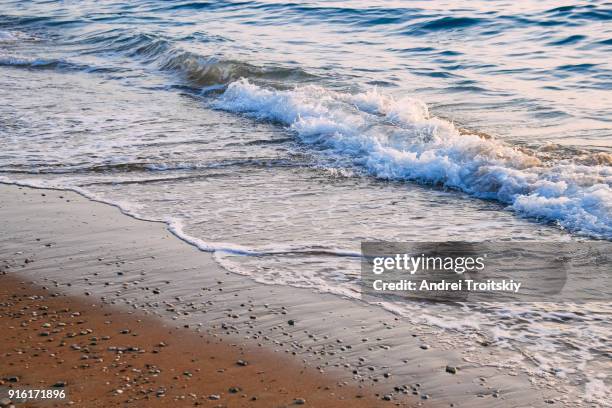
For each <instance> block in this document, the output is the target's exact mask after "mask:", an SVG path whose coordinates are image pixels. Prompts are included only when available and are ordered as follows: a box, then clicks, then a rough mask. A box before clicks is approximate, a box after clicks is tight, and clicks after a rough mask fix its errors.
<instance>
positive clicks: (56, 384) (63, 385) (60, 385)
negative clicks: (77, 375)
mask: <svg viewBox="0 0 612 408" xmlns="http://www.w3.org/2000/svg"><path fill="white" fill-rule="evenodd" d="M65 386H66V382H65V381H58V382H56V383H55V384H53V385H52V387H53V388H64V387H65Z"/></svg>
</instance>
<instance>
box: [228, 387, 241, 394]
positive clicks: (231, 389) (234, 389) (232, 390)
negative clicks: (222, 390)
mask: <svg viewBox="0 0 612 408" xmlns="http://www.w3.org/2000/svg"><path fill="white" fill-rule="evenodd" d="M227 391H228V392H229V393H230V394H238V393H239V392H240V388H239V387H229V389H228V390H227Z"/></svg>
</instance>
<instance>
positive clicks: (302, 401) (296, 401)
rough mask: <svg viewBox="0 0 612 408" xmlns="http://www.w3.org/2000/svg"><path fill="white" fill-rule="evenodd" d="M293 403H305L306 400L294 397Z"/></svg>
mask: <svg viewBox="0 0 612 408" xmlns="http://www.w3.org/2000/svg"><path fill="white" fill-rule="evenodd" d="M293 403H294V404H295V405H304V404H306V400H305V399H304V398H296V399H295V400H294V401H293Z"/></svg>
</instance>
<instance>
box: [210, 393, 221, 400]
mask: <svg viewBox="0 0 612 408" xmlns="http://www.w3.org/2000/svg"><path fill="white" fill-rule="evenodd" d="M208 399H209V400H213V401H217V400H220V399H221V397H220V396H219V395H217V394H212V395H209V396H208Z"/></svg>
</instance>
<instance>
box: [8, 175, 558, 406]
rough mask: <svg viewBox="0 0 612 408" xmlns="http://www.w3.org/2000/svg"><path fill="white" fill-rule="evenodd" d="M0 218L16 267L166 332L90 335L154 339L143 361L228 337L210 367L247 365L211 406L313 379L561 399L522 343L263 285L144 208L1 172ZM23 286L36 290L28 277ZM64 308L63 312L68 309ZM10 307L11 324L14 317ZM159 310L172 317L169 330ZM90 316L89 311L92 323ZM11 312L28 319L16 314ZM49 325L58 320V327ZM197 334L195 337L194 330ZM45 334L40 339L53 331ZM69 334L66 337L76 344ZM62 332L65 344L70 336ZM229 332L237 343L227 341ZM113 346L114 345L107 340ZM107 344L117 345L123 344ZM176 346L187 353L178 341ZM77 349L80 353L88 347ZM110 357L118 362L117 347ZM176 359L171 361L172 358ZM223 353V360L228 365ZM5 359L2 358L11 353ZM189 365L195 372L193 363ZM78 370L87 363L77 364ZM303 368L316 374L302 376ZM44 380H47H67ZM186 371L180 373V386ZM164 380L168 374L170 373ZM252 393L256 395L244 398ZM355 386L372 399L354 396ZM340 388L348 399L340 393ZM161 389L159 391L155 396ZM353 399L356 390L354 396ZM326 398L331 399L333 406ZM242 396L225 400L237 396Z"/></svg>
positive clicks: (431, 397)
mask: <svg viewBox="0 0 612 408" xmlns="http://www.w3.org/2000/svg"><path fill="white" fill-rule="evenodd" d="M0 229H1V230H2V231H3V232H4V233H3V235H2V236H1V237H0V267H1V268H2V270H3V271H5V272H6V273H7V274H8V276H12V277H13V279H18V280H23V281H28V282H29V281H33V282H34V283H35V284H37V285H39V286H46V287H48V288H50V289H51V290H52V292H53V293H60V294H67V295H70V296H71V297H70V298H68V297H66V298H63V297H61V298H59V299H72V300H70V301H71V302H73V301H75V302H76V301H78V300H77V299H86V300H87V305H90V304H96V305H97V306H96V308H95V309H94V308H91V307H89V309H87V310H89V311H87V313H88V314H89V313H94V312H97V311H100V310H110V309H107V308H111V307H112V308H113V309H112V310H116V311H115V312H114V313H115V314H113V319H111V320H114V319H115V318H118V317H119V316H123V317H125V318H127V317H129V316H132V315H125V316H124V315H123V314H121V313H120V314H116V313H118V312H117V310H123V312H122V313H127V311H133V313H134V316H137V315H138V316H144V317H138V319H141V320H142V322H143V323H139V324H137V325H136V324H135V323H134V324H133V325H134V327H130V329H133V330H135V331H137V332H140V333H144V330H150V331H151V332H150V333H151V335H154V333H157V334H155V336H158V337H156V340H155V341H150V342H146V343H138V342H137V341H140V339H144V338H145V337H147V336H144V335H142V334H141V335H140V336H136V337H134V336H131V337H130V336H129V335H127V336H126V335H121V334H120V333H118V332H117V329H120V327H122V326H121V324H118V325H117V326H113V330H115V331H114V332H113V331H112V330H111V332H110V333H108V334H101V333H91V334H88V335H86V336H87V338H90V337H101V336H103V335H109V336H111V339H116V338H117V336H119V338H120V339H122V338H125V339H130V341H129V342H125V343H122V344H121V343H117V344H113V343H112V342H111V343H109V344H110V346H116V347H130V346H132V347H138V348H144V349H145V350H146V352H145V353H143V354H142V355H141V354H138V353H134V352H129V353H127V356H130V358H132V357H131V356H137V357H135V358H138V359H139V361H140V364H144V363H146V362H145V360H144V359H142V356H149V355H151V353H150V351H152V350H153V349H152V347H153V346H154V345H155V344H158V343H159V342H160V341H163V342H168V344H170V345H172V344H175V346H176V347H178V344H176V342H175V341H171V338H170V337H172V336H174V338H175V339H176V338H180V339H181V341H180V343H181V344H186V345H188V344H191V343H189V342H191V341H196V340H198V341H201V343H202V347H209V346H208V345H211V344H215V347H220V348H219V349H218V350H221V349H222V348H223V347H225V349H230V350H231V351H232V353H231V354H230V357H228V358H227V359H224V360H219V358H220V357H219V355H222V354H223V353H220V352H219V353H216V352H215V353H213V354H212V355H213V356H216V358H217V360H216V361H215V364H212V365H211V366H209V370H212V371H210V372H209V375H211V374H210V373H215V374H216V370H217V369H219V368H225V369H226V370H228V372H230V371H231V372H234V370H237V371H236V372H237V374H236V375H240V377H239V379H241V380H243V379H244V381H245V382H241V383H238V384H233V383H232V382H231V381H230V382H226V383H218V386H217V387H216V388H215V387H212V388H202V389H204V390H206V391H205V392H202V391H199V392H194V393H195V394H196V396H197V397H198V398H202V396H204V397H206V395H211V394H215V395H217V394H218V395H220V396H221V397H222V399H221V400H214V401H213V400H207V399H203V400H202V401H205V402H204V403H205V404H208V405H209V406H216V405H218V404H228V399H227V398H232V401H238V402H237V403H245V404H246V403H247V401H245V400H249V398H250V397H252V396H253V395H256V396H258V397H261V398H265V395H266V394H265V393H264V392H263V391H262V390H265V389H266V387H267V388H268V389H269V390H272V391H274V392H277V390H280V389H285V390H287V392H288V393H287V394H283V395H282V398H281V399H279V400H278V401H274V400H272V399H271V400H270V401H271V405H270V404H262V405H260V406H266V407H268V406H271V407H275V406H284V405H287V404H292V403H294V399H295V398H304V399H305V400H306V403H307V404H310V403H309V401H315V399H314V398H319V397H316V396H315V394H316V393H317V392H320V393H321V394H320V398H321V400H320V401H321V402H318V401H317V402H316V403H314V405H312V404H310V405H311V406H351V407H352V406H360V405H356V404H357V403H359V404H366V405H367V406H376V404H383V406H395V405H398V406H441V407H449V406H453V407H470V408H477V407H487V408H489V407H521V406H534V407H535V406H549V402H550V401H552V402H555V401H558V402H564V401H563V398H564V395H563V394H561V393H559V392H558V391H557V390H556V389H554V388H553V387H550V388H543V387H539V386H538V385H537V384H534V383H532V382H530V379H529V378H527V377H526V376H524V375H522V373H521V372H520V371H518V370H516V368H515V364H513V361H514V360H513V358H515V355H513V354H511V353H509V352H507V351H504V350H502V349H500V348H496V347H493V346H492V345H490V344H489V342H488V340H487V339H485V338H483V339H474V341H473V342H471V343H468V344H464V343H457V342H453V341H451V340H449V339H444V338H441V337H440V336H439V335H438V332H436V331H435V330H432V328H430V327H427V326H418V325H413V324H410V323H409V322H406V321H403V320H402V319H401V318H399V317H397V316H395V315H394V314H392V313H390V312H388V311H385V310H383V309H382V308H377V307H373V306H371V305H366V304H364V303H362V302H359V301H356V300H352V299H346V298H343V297H341V296H337V295H332V294H322V293H318V292H314V291H312V290H309V289H304V288H293V287H285V286H273V285H263V284H259V283H257V282H255V281H253V280H252V279H251V278H249V277H246V276H241V275H236V274H233V273H229V272H227V271H225V270H223V269H222V268H220V267H219V266H218V265H217V264H216V262H215V261H214V259H213V256H212V254H209V253H205V252H202V251H200V250H198V249H197V248H195V247H193V246H191V245H188V244H187V243H185V242H183V241H181V240H179V239H178V238H176V237H175V236H174V235H172V234H171V233H170V232H169V231H168V229H167V227H166V225H165V224H163V223H160V222H145V221H140V220H135V219H133V218H130V217H127V216H125V215H123V214H121V212H120V211H119V210H118V209H117V208H113V207H112V206H109V205H106V204H101V203H95V202H92V201H91V200H89V199H87V198H84V197H82V196H80V195H78V194H76V193H73V192H67V191H59V190H44V189H31V188H26V187H17V186H8V185H0ZM280 267H282V266H280ZM24 290H25V291H26V292H27V291H30V290H34V289H33V286H26V289H24ZM53 299H58V298H53ZM100 308H102V309H100ZM78 311H86V310H85V309H83V310H78ZM58 319H60V321H61V319H65V316H64V315H62V316H61V317H58ZM148 319H156V320H148ZM5 320H6V319H3V324H8V323H5ZM10 320H13V319H10ZM152 322H157V323H152ZM159 322H164V324H166V325H167V327H166V328H164V329H162V328H161V323H159ZM20 323H21V322H19V324H20ZM67 323H68V322H67ZM102 323H103V322H102ZM41 324H42V323H41ZM93 324H94V322H93V321H92V323H91V324H87V326H88V327H89V326H90V325H93ZM10 325H12V326H15V327H18V325H16V322H15V321H13V322H11V324H10ZM32 326H36V325H35V324H33V325H32ZM96 327H97V326H95V325H94V326H93V329H95V330H98V329H96ZM35 329H36V330H37V331H36V332H35V331H32V332H30V336H31V339H30V338H27V337H26V338H25V340H27V342H26V343H27V344H28V345H29V346H30V347H40V346H36V343H38V342H40V341H41V339H42V338H40V337H37V334H38V331H41V330H42V328H41V327H35V328H32V330H35ZM24 330H25V329H24ZM51 330H53V328H50V330H48V331H51ZM67 330H68V329H66V331H67ZM71 330H73V329H71ZM156 330H157V332H156ZM170 330H173V333H174V334H173V335H171V334H170ZM79 333H80V331H79ZM7 335H9V336H10V335H11V334H10V333H9V334H7ZM162 335H163V336H162ZM12 336H14V334H12ZM198 336H203V337H201V338H200V337H198ZM50 337H53V336H50ZM56 337H57V336H56ZM192 337H194V338H195V339H196V340H189V339H191V338H192ZM183 339H185V341H183ZM46 340H47V339H43V343H44V341H46ZM67 340H68V341H66V343H67V346H68V347H70V346H71V345H72V344H73V343H72V342H71V341H69V340H71V339H67ZM218 340H221V341H222V343H221V345H216V342H217V341H218ZM13 341H17V339H13ZM55 341H56V342H57V343H59V341H60V338H57V339H55ZM198 344H199V343H198ZM207 344H208V345H207ZM232 344H233V345H235V346H233V347H232V346H230V345H232ZM78 346H80V345H78ZM104 346H105V347H104V350H106V348H107V347H109V345H106V344H105V345H104ZM64 347H66V346H64ZM197 347H200V346H197ZM197 347H196V346H195V345H193V346H191V345H188V346H187V347H186V348H183V349H182V350H188V351H193V352H195V351H194V350H196V349H197ZM210 347H212V346H210ZM201 350H203V351H202V353H203V354H200V355H199V356H198V357H197V360H198V361H199V362H202V361H208V362H209V360H210V357H211V354H208V353H206V351H205V350H206V349H205V348H203V349H201ZM241 350H244V353H245V355H246V357H245V358H246V359H247V360H252V362H253V363H252V364H251V361H249V363H250V364H249V365H247V366H246V367H240V366H239V367H236V366H235V365H236V362H237V360H238V359H242V358H243V357H241V354H240V353H241ZM111 351H112V352H113V353H116V350H111ZM3 352H5V351H3ZM254 352H256V353H255V354H251V353H254ZM164 353H166V354H165V355H169V354H167V351H166V350H165V349H164V351H163V352H162V353H160V354H164ZM176 353H177V355H178V354H180V350H179V351H177V352H176ZM259 353H262V354H259ZM40 354H42V353H40ZM68 354H71V355H73V356H75V357H73V358H76V356H79V357H78V358H79V359H80V358H81V357H80V355H82V354H83V353H82V352H68ZM123 355H125V353H124V354H123ZM123 355H122V356H123ZM36 358H38V357H36ZM36 358H32V360H35V359H36ZM62 358H64V357H62ZM67 358H68V357H65V359H66V361H68V360H67ZM124 358H125V357H124ZM103 359H104V360H105V361H112V358H111V360H108V357H106V358H103ZM187 360H188V361H190V360H189V358H188V359H187ZM168 361H169V362H170V363H172V362H174V361H175V359H174V358H170V359H169V360H168ZM177 361H180V360H177ZM188 361H187V362H188ZM220 361H223V364H219V362H220ZM87 363H89V364H91V363H90V362H87ZM30 364H32V363H30ZM75 364H76V365H77V367H78V365H79V364H83V363H82V362H81V361H80V360H79V362H78V363H77V362H76V361H74V362H73V363H72V364H71V365H68V364H66V365H64V366H63V367H72V366H73V365H75ZM260 364H261V365H260ZM217 365H219V367H217ZM258 366H259V367H264V366H265V368H260V369H259V370H260V371H264V372H265V374H266V376H269V377H266V379H267V380H265V381H264V382H261V383H258V384H259V388H257V387H254V385H255V383H256V382H257V381H259V380H261V379H263V377H255V378H257V381H255V382H253V383H251V382H248V381H251V380H253V378H248V379H247V378H243V377H242V375H241V373H245V372H246V371H245V370H244V369H249V370H255V374H256V372H257V370H258V368H257V367H258ZM274 367H276V368H274ZM448 367H451V370H450V371H449V370H448ZM196 368H197V365H193V366H190V365H189V364H186V365H185V366H184V367H183V366H181V367H179V364H177V366H176V367H175V371H174V372H172V371H171V369H172V365H170V366H168V367H166V372H167V373H169V374H168V375H169V377H167V378H173V377H174V376H177V377H179V379H180V381H181V382H184V383H185V384H187V383H189V384H191V383H192V382H193V383H195V382H194V381H196V379H197V377H198V376H197V375H196V372H195V369H196ZM277 368H282V370H280V371H278V373H281V375H278V376H277V377H273V376H272V374H271V372H272V371H274V370H276V369H277ZM2 369H3V371H4V365H2ZM139 369H141V368H139ZM200 369H201V370H202V371H203V370H204V368H203V367H200ZM185 370H187V371H189V372H190V373H191V374H193V377H189V376H186V375H184V374H183V372H184V371H185ZM283 370H288V371H283ZM303 370H304V373H303V374H299V376H298V375H297V374H298V373H300V372H301V371H303ZM73 371H74V372H79V369H75V370H73ZM85 371H87V370H85ZM33 372H34V370H31V371H30V373H33ZM115 373H117V371H115V372H113V374H112V375H113V377H114V378H115V380H117V377H119V378H120V377H121V376H122V375H125V376H129V375H128V374H125V373H121V374H119V373H117V376H115ZM290 373H292V374H290ZM2 374H3V375H18V374H16V373H9V372H7V373H6V374H5V373H4V372H2ZM171 374H172V375H171ZM315 374H316V375H315ZM164 375H165V374H164ZM261 375H263V374H261ZM261 375H260V376H261ZM311 375H312V377H308V376H311ZM132 377H135V376H134V375H131V376H130V378H132ZM183 377H188V379H187V378H183ZM302 377H303V378H307V377H308V378H312V379H311V380H307V381H302ZM24 378H25V377H24ZM228 378H229V377H228ZM287 378H290V379H291V380H290V381H288V380H287ZM274 379H277V381H278V384H284V382H283V381H286V383H287V385H281V386H277V385H276V384H277V383H276V382H275V381H273V380H274ZM44 380H45V381H46V382H47V383H51V382H54V381H58V380H59V379H58V378H56V377H53V378H45V379H44ZM36 381H39V380H38V379H37V380H36ZM176 381H179V380H176ZM202 381H204V382H206V383H207V384H209V383H208V382H209V381H213V380H212V379H211V378H210V377H207V378H206V380H202ZM90 383H92V381H89V382H88V384H90ZM96 383H97V382H96ZM100 383H102V384H104V386H102V385H99V386H100V387H102V391H103V392H104V393H106V395H107V396H108V397H109V398H111V397H112V398H117V396H114V395H113V392H114V390H116V389H117V387H118V386H119V385H120V382H118V381H115V382H110V384H108V385H106V382H105V381H101V382H100ZM294 383H295V384H294ZM177 384H179V383H178V382H177V383H175V384H174V385H175V389H176V386H177ZM212 384H214V382H213V383H212ZM251 384H252V385H253V386H251ZM290 384H293V385H290ZM298 384H301V385H303V386H308V387H310V386H309V385H308V384H311V385H312V387H310V388H304V389H303V390H304V391H303V392H299V390H300V388H299V387H298ZM159 386H160V387H162V386H163V387H166V388H169V387H170V385H169V384H162V383H159ZM234 386H236V387H239V388H241V389H243V390H244V392H242V391H239V392H237V393H236V394H237V395H233V394H232V395H229V396H228V393H229V391H228V390H229V388H230V387H234ZM292 387H293V388H292ZM295 387H298V388H295ZM319 387H323V389H322V390H321V389H320V388H319ZM325 387H329V389H325ZM151 388H153V389H155V390H156V388H155V387H151ZM155 392H157V391H155ZM167 392H168V395H166V397H163V400H164V401H172V398H174V397H176V396H178V395H186V397H185V398H188V397H187V395H188V394H189V393H184V394H179V393H175V391H172V392H170V391H167ZM222 393H224V394H222ZM332 393H334V395H332ZM128 394H129V392H124V393H122V396H121V397H120V398H119V399H118V400H119V401H124V400H125V399H128V397H127V395H128ZM242 394H245V395H246V397H245V398H244V399H242V397H241V395H242ZM258 394H261V395H258ZM300 394H308V395H300ZM357 394H360V395H362V396H363V397H364V398H363V399H357V398H356V395H357ZM129 395H131V394H129ZM277 396H278V395H277ZM236 397H240V398H236ZM340 397H342V398H345V399H344V400H340V399H339V398H340ZM121 398H122V399H121ZM189 398H192V397H189ZM268 398H273V396H269V397H268ZM325 398H327V400H326V399H325ZM383 398H384V400H383ZM153 399H154V400H155V401H158V400H157V397H155V398H153ZM349 399H350V401H351V402H350V403H347V402H346V401H349ZM386 400H389V401H386ZM211 401H212V402H211ZM215 401H216V402H215ZM353 401H354V402H353ZM547 401H548V402H547ZM256 402H257V401H256ZM328 403H329V404H332V405H325V404H328ZM233 404H234V402H232V403H229V405H227V406H235V405H233ZM333 404H339V405H333ZM85 406H87V405H85Z"/></svg>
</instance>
